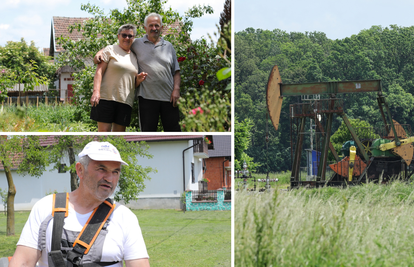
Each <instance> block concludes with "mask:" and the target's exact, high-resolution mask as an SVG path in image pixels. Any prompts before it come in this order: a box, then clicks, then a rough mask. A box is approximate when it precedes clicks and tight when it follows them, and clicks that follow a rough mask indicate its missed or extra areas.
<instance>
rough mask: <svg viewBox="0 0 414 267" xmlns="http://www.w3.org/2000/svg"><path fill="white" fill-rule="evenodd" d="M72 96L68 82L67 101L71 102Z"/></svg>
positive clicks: (70, 85)
mask: <svg viewBox="0 0 414 267" xmlns="http://www.w3.org/2000/svg"><path fill="white" fill-rule="evenodd" d="M72 98H73V88H72V84H68V102H69V103H72Z"/></svg>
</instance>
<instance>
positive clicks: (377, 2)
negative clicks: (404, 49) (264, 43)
mask: <svg viewBox="0 0 414 267" xmlns="http://www.w3.org/2000/svg"><path fill="white" fill-rule="evenodd" d="M252 3H253V4H252ZM234 10H235V23H234V26H235V29H234V30H235V32H239V31H243V30H245V29H246V28H249V27H251V28H254V29H263V30H273V29H281V30H283V31H285V32H303V33H304V32H306V31H308V32H314V31H318V32H324V33H325V34H326V36H327V37H328V38H329V39H332V40H335V39H344V38H346V37H351V36H352V35H356V34H358V33H359V32H360V31H361V30H364V29H369V28H371V26H373V25H379V26H382V27H383V28H385V27H389V26H390V25H392V24H396V25H397V26H401V27H408V26H412V25H414V16H413V11H414V0H394V1H389V0H347V1H341V0H339V1H335V0H313V1H309V0H289V1H280V0H256V1H251V0H234ZM236 49H237V48H236Z"/></svg>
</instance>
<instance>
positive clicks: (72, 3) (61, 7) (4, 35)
mask: <svg viewBox="0 0 414 267" xmlns="http://www.w3.org/2000/svg"><path fill="white" fill-rule="evenodd" d="M0 1H1V4H0V46H4V45H5V44H6V43H7V41H20V39H21V38H22V37H23V38H24V39H25V40H26V42H27V43H30V41H31V40H33V41H35V44H36V47H39V48H43V47H49V45H50V29H51V20H52V17H53V16H62V17H90V16H91V15H90V14H88V13H87V12H85V11H82V10H80V7H81V4H87V3H88V2H90V3H91V4H96V5H97V6H99V7H101V8H103V9H104V11H105V14H108V13H109V10H111V9H120V10H123V9H124V8H125V7H126V6H127V4H126V1H125V0H0ZM224 2H225V1H224V0H169V1H168V2H167V4H166V6H167V7H169V6H171V7H172V9H173V10H176V11H178V12H179V13H180V14H181V15H184V12H185V11H187V10H188V8H189V7H192V6H194V5H199V4H209V5H211V6H212V7H213V9H214V14H212V15H205V16H203V17H202V18H200V19H195V20H194V27H193V32H192V34H191V38H192V39H198V38H200V37H201V36H204V37H207V33H210V35H213V33H214V32H216V31H217V28H216V26H215V25H216V24H219V18H220V13H221V12H222V11H223V8H224Z"/></svg>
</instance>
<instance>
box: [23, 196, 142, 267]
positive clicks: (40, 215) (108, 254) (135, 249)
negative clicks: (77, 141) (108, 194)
mask: <svg viewBox="0 0 414 267" xmlns="http://www.w3.org/2000/svg"><path fill="white" fill-rule="evenodd" d="M52 202H53V195H49V196H46V197H44V198H42V199H41V200H39V201H38V202H37V203H36V204H35V205H34V206H33V209H32V211H31V212H30V215H29V219H28V220H27V222H26V224H25V226H24V228H23V231H22V234H21V236H20V239H19V242H18V243H17V245H22V246H27V247H31V248H35V249H39V247H38V238H39V227H40V225H41V223H42V222H43V221H44V220H45V219H46V218H47V217H48V216H49V215H50V214H52ZM91 214H92V212H90V213H87V214H79V213H77V212H76V211H75V210H73V209H72V208H70V205H69V215H68V217H67V218H65V224H64V227H63V228H65V229H67V230H70V231H81V230H82V228H83V226H84V224H85V223H86V222H87V220H88V218H89V216H90V215H91ZM109 219H110V223H109V225H108V228H107V229H108V234H107V235H106V237H105V242H104V245H103V251H102V259H101V261H108V262H113V261H119V262H118V263H117V264H114V265H110V266H116V267H122V266H123V265H122V260H134V259H142V258H149V257H148V253H147V248H146V246H145V243H144V238H143V237H142V233H141V228H140V227H139V224H138V219H137V217H136V215H135V214H134V213H132V212H131V211H130V210H129V209H128V208H127V207H125V206H123V205H120V204H119V203H116V208H115V210H114V211H113V212H112V214H111V216H110V217H109ZM52 228H53V219H52V220H51V221H50V222H49V224H48V227H47V230H46V247H47V249H46V250H42V256H41V257H40V259H39V262H38V264H39V265H38V266H39V267H42V266H48V262H47V255H48V253H49V252H50V249H51V241H52Z"/></svg>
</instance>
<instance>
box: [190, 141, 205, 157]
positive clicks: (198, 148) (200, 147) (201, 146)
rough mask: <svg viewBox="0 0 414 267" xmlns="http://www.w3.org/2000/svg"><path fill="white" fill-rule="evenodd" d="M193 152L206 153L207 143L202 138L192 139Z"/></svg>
mask: <svg viewBox="0 0 414 267" xmlns="http://www.w3.org/2000/svg"><path fill="white" fill-rule="evenodd" d="M194 144H195V146H194V149H193V152H194V153H207V154H208V144H207V143H206V142H204V140H194Z"/></svg>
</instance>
